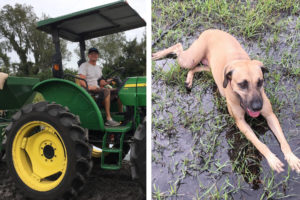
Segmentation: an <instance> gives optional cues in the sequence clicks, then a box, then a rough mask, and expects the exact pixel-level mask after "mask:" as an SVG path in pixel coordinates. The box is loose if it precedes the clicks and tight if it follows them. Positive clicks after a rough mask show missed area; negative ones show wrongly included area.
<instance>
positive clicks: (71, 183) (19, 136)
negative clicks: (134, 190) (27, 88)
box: [6, 102, 92, 199]
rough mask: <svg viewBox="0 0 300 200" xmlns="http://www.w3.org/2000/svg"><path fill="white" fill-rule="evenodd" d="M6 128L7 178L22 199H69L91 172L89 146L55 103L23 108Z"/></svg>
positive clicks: (75, 120)
mask: <svg viewBox="0 0 300 200" xmlns="http://www.w3.org/2000/svg"><path fill="white" fill-rule="evenodd" d="M12 121H13V122H12V123H11V124H10V125H8V126H7V128H6V134H7V142H6V161H7V166H8V171H9V175H10V176H11V177H12V179H13V181H14V182H15V184H16V186H17V188H18V189H19V190H20V191H21V193H23V194H24V196H26V197H29V198H32V199H70V198H73V197H75V196H76V195H77V193H78V191H80V190H81V189H82V188H83V185H84V183H85V180H86V178H87V176H88V174H89V172H90V171H91V167H92V162H91V146H90V145H89V144H88V143H87V138H88V137H87V133H86V131H85V130H84V129H83V128H82V127H80V122H79V119H78V117H76V116H75V115H73V114H72V113H70V112H69V111H68V109H67V108H63V107H62V106H60V105H58V104H55V103H51V104H50V103H48V102H39V103H37V104H28V105H26V106H24V107H23V108H22V109H21V110H20V111H18V112H17V113H16V114H15V115H14V116H13V117H12Z"/></svg>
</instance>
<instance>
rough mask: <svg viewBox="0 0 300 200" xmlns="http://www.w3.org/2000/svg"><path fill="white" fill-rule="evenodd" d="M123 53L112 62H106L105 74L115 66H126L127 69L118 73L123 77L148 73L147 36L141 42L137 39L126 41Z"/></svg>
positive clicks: (122, 47)
mask: <svg viewBox="0 0 300 200" xmlns="http://www.w3.org/2000/svg"><path fill="white" fill-rule="evenodd" d="M120 49H122V54H121V55H120V56H118V57H117V58H116V59H115V60H114V61H113V62H112V63H109V64H104V69H103V74H104V75H106V74H108V73H110V72H111V71H113V70H114V69H115V68H118V67H124V68H125V70H124V71H123V72H122V73H119V74H118V75H119V76H120V77H122V78H125V77H130V76H145V75H146V36H145V35H144V37H143V39H142V40H141V42H138V41H137V40H136V39H133V40H131V41H126V42H125V43H124V44H123V45H122V46H121V48H120Z"/></svg>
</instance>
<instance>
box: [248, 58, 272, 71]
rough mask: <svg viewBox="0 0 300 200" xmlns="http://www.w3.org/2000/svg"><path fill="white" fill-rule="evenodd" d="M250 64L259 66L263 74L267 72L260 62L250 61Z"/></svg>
mask: <svg viewBox="0 0 300 200" xmlns="http://www.w3.org/2000/svg"><path fill="white" fill-rule="evenodd" d="M252 62H254V63H255V64H256V65H258V66H260V68H261V71H262V73H263V74H264V73H267V72H269V70H268V68H266V67H265V66H264V64H263V63H262V62H260V61H258V60H252Z"/></svg>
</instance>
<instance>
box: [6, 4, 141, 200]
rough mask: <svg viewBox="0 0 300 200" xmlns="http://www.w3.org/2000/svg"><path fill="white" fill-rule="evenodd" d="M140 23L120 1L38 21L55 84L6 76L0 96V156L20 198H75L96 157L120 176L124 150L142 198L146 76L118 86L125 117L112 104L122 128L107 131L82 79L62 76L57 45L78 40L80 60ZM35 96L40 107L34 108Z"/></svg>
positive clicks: (101, 110) (100, 163) (110, 128)
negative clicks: (95, 41)
mask: <svg viewBox="0 0 300 200" xmlns="http://www.w3.org/2000/svg"><path fill="white" fill-rule="evenodd" d="M145 25H146V23H145V21H144V20H143V19H142V18H141V17H140V16H139V15H138V13H137V12H136V11H134V10H133V9H132V8H131V7H130V6H129V5H128V4H127V2H125V1H118V2H115V3H111V4H107V5H104V6H99V7H95V8H91V9H87V10H83V11H79V12H76V13H72V14H69V15H65V16H61V17H57V18H50V19H47V20H43V21H40V22H38V24H37V28H38V29H39V30H41V31H45V32H46V33H49V34H51V35H52V37H53V43H54V44H55V55H54V56H53V69H52V71H53V78H51V79H48V80H45V81H42V82H40V81H39V80H38V79H36V78H25V77H12V76H11V77H8V78H7V80H6V82H5V84H4V88H3V90H0V110H1V112H0V152H1V155H4V156H3V157H4V158H5V160H6V163H7V167H8V172H9V175H10V176H11V178H12V180H13V181H14V182H15V185H16V186H17V188H18V189H19V190H20V191H21V193H23V195H24V196H25V197H29V198H32V199H71V198H74V197H76V195H77V194H78V192H79V191H80V190H81V189H82V188H83V186H84V184H85V181H86V179H87V177H88V176H89V173H90V172H91V168H92V166H93V161H94V159H93V157H95V158H97V159H98V160H99V161H100V162H95V163H94V165H100V166H101V168H102V169H107V170H118V169H120V168H121V165H122V159H123V158H124V156H125V155H126V154H127V153H128V152H129V151H130V164H131V174H132V177H133V179H136V180H137V181H138V182H139V183H140V184H141V186H142V188H143V191H144V192H145V187H146V77H128V78H126V80H124V81H123V82H120V81H119V84H118V85H117V89H118V97H119V99H120V100H121V102H122V104H123V105H124V112H122V113H118V112H114V106H112V108H111V113H112V117H113V118H114V119H116V120H118V121H121V122H122V124H121V125H120V126H117V127H108V126H105V125H104V120H103V118H104V116H105V112H104V110H103V109H102V108H99V107H98V105H97V104H96V101H95V97H93V96H92V95H91V94H90V93H89V91H87V90H86V89H85V88H83V87H81V86H79V85H78V84H76V80H78V79H80V78H79V77H77V76H73V75H70V74H65V73H64V71H63V67H62V56H61V51H60V43H59V38H64V39H66V40H69V41H72V42H79V44H80V53H81V60H80V62H83V61H84V60H85V40H88V39H91V38H95V37H100V36H104V35H108V34H112V33H117V32H121V31H126V30H129V29H134V28H138V27H142V26H145ZM66 77H68V79H70V77H73V79H74V81H69V80H66ZM118 80H119V79H118ZM36 93H40V94H42V96H43V98H44V99H45V101H42V102H38V103H32V100H33V98H34V96H35V95H36ZM115 110H116V109H115ZM11 113H13V114H11ZM1 144H2V145H1Z"/></svg>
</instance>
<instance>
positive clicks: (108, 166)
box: [101, 126, 131, 170]
mask: <svg viewBox="0 0 300 200" xmlns="http://www.w3.org/2000/svg"><path fill="white" fill-rule="evenodd" d="M130 127H131V126H130ZM111 128H115V127H111ZM111 130H114V129H111ZM126 130H127V127H126ZM128 130H130V128H129V129H128ZM125 132H126V131H124V132H120V131H116V133H114V132H113V131H112V132H105V134H104V137H103V143H102V154H101V168H103V169H110V170H118V169H120V168H121V165H122V164H121V163H122V153H123V141H124V135H125ZM109 134H121V135H120V137H118V138H120V141H119V145H120V146H119V148H108V146H107V138H108V137H109ZM110 154H117V156H116V160H115V162H114V163H116V164H111V163H107V161H105V159H106V156H109V155H110Z"/></svg>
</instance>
